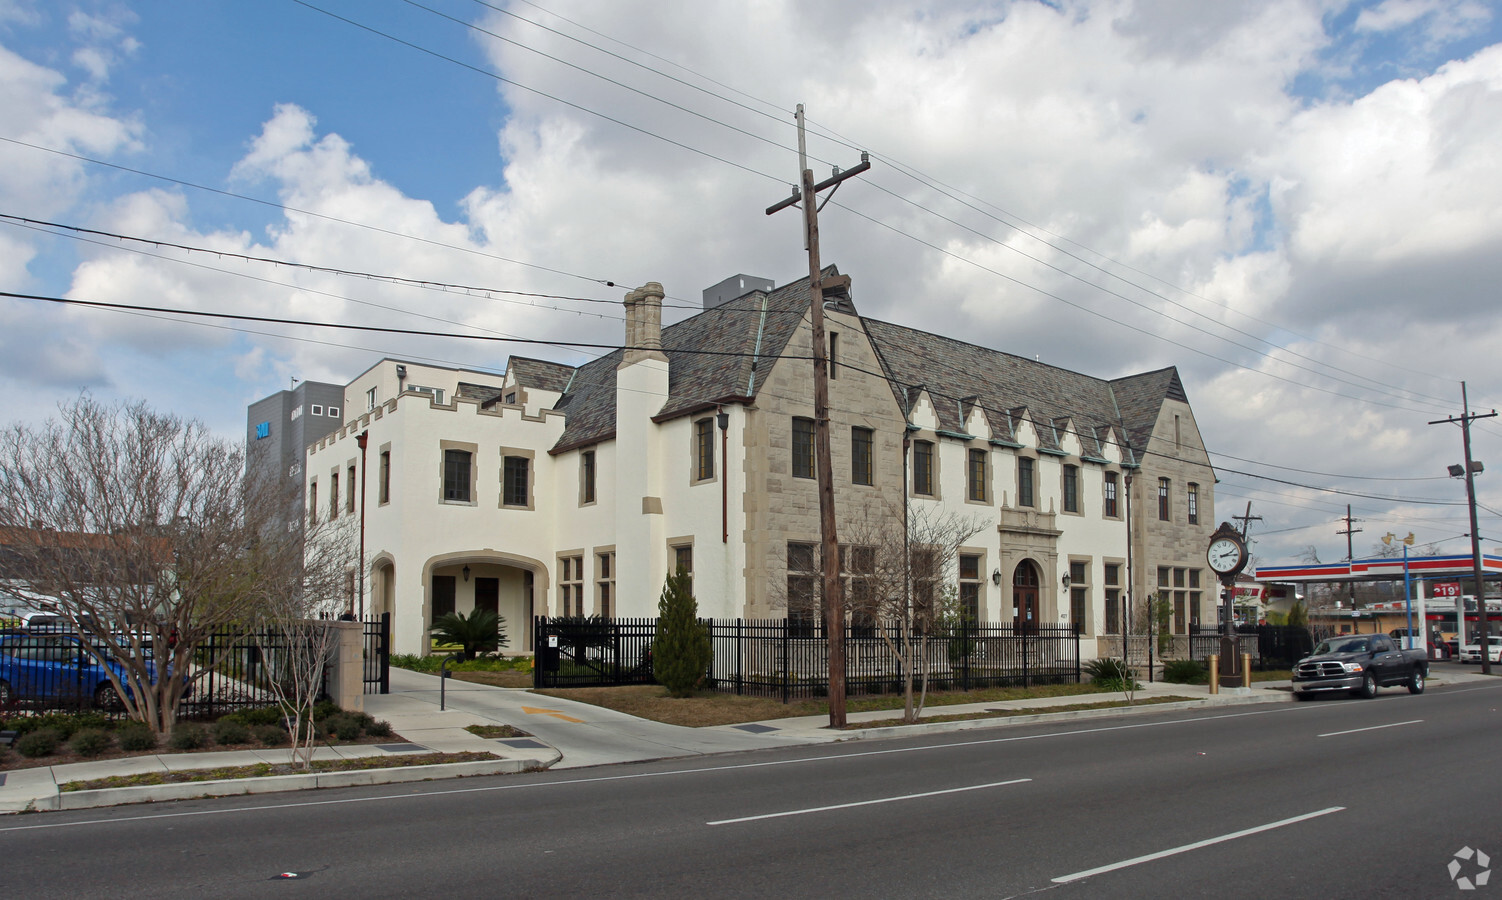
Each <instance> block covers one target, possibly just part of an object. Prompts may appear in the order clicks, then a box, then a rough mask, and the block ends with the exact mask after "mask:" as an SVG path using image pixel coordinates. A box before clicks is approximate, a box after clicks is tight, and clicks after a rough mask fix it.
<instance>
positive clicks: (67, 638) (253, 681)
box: [0, 620, 390, 719]
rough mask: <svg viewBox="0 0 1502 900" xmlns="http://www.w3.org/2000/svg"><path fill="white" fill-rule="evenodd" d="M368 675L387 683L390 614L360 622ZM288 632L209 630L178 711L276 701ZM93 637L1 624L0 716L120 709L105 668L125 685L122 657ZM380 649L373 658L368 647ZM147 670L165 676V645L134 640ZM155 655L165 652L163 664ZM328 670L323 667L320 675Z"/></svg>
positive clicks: (215, 712) (196, 713) (218, 710)
mask: <svg viewBox="0 0 1502 900" xmlns="http://www.w3.org/2000/svg"><path fill="white" fill-rule="evenodd" d="M365 630H366V642H365V648H366V651H367V653H366V661H365V673H366V680H367V682H371V681H373V682H374V683H376V684H377V685H378V686H385V685H389V675H388V674H387V669H386V665H387V663H386V654H385V652H384V651H385V648H386V647H387V646H389V634H390V627H389V621H386V622H382V621H380V620H375V621H373V622H367V623H365ZM306 639H307V636H306V634H304V635H301V636H299V635H297V634H296V633H294V634H291V635H289V634H288V633H286V632H284V631H282V630H280V629H276V628H264V629H245V628H241V627H236V626H226V627H223V628H219V629H216V630H214V631H212V632H210V633H209V634H208V635H207V636H206V637H205V638H204V639H203V640H202V641H201V642H199V643H198V645H197V646H196V647H194V648H193V653H192V655H191V656H190V657H189V660H188V664H187V666H186V668H185V671H184V673H183V675H182V677H183V678H185V679H186V681H187V683H188V686H187V692H186V694H185V696H184V698H183V700H182V702H181V704H180V705H179V708H178V717H179V718H182V719H200V718H213V717H216V716H220V715H223V714H225V713H227V712H233V711H234V710H237V709H244V708H248V707H256V706H268V705H271V704H274V703H275V702H276V694H275V691H274V690H273V689H272V688H273V683H274V681H275V680H276V679H280V678H285V677H287V675H288V667H289V665H290V654H289V653H288V652H287V651H288V649H289V647H290V646H291V645H289V643H288V642H289V641H291V640H306ZM94 644H95V642H93V641H91V639H90V638H89V637H88V636H87V635H80V634H77V633H75V632H73V631H72V630H70V629H68V628H66V627H55V626H54V627H48V628H42V629H36V628H33V629H27V630H24V631H23V630H10V631H5V632H0V718H8V717H11V716H18V715H35V714H40V713H46V712H53V711H67V710H82V709H93V710H96V711H98V712H100V713H102V714H103V715H105V716H108V717H111V718H121V717H123V716H124V715H125V710H124V705H123V704H122V703H121V702H120V698H119V696H118V694H117V693H116V688H115V686H114V683H113V682H112V681H111V680H110V676H109V671H108V670H111V669H112V670H113V671H114V673H115V675H116V677H117V679H118V680H119V681H120V682H121V683H122V684H124V685H127V686H128V684H129V679H128V678H126V677H124V675H125V672H126V668H125V664H126V662H127V661H126V660H121V659H118V658H116V657H114V656H111V655H110V654H109V653H108V652H106V651H105V650H104V649H103V648H97V649H95V648H94V647H93V645H94ZM372 647H374V648H375V649H376V650H378V651H380V653H379V654H378V655H376V656H375V657H374V658H372V654H371V652H370V651H371V649H372ZM141 654H142V658H143V659H145V660H146V661H147V664H148V666H149V667H150V671H151V672H152V673H154V676H153V677H157V678H162V677H171V674H172V673H170V672H169V671H166V669H167V668H168V667H170V665H171V663H170V660H171V657H172V655H173V654H172V653H171V652H167V653H162V654H157V653H155V651H154V648H153V647H152V646H151V644H150V642H147V643H146V644H145V645H144V646H143V647H142V648H141ZM162 660H167V663H166V665H164V664H163V663H162ZM326 675H327V670H326V671H325V676H326Z"/></svg>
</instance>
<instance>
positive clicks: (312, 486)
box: [308, 478, 318, 525]
mask: <svg viewBox="0 0 1502 900" xmlns="http://www.w3.org/2000/svg"><path fill="white" fill-rule="evenodd" d="M308 524H309V525H317V524H318V479H316V478H315V479H313V480H312V481H310V482H308Z"/></svg>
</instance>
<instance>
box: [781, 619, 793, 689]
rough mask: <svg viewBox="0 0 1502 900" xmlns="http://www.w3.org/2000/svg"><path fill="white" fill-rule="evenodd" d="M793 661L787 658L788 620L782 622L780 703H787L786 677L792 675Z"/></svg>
mask: <svg viewBox="0 0 1502 900" xmlns="http://www.w3.org/2000/svg"><path fill="white" fill-rule="evenodd" d="M792 669H793V661H792V660H791V659H789V658H788V620H787V619H783V620H782V702H783V703H784V704H786V703H787V702H788V677H789V676H790V675H791V674H792Z"/></svg>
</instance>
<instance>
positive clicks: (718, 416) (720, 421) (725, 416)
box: [714, 409, 730, 431]
mask: <svg viewBox="0 0 1502 900" xmlns="http://www.w3.org/2000/svg"><path fill="white" fill-rule="evenodd" d="M714 420H715V424H717V425H719V426H720V430H721V431H724V430H725V429H727V428H729V427H730V413H728V412H725V410H724V409H721V410H720V411H719V412H717V413H715V415H714Z"/></svg>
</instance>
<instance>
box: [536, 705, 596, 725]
mask: <svg viewBox="0 0 1502 900" xmlns="http://www.w3.org/2000/svg"><path fill="white" fill-rule="evenodd" d="M522 712H524V713H526V714H527V715H529V716H552V717H553V718H555V719H562V720H563V721H565V722H577V723H579V724H581V725H582V724H584V720H583V719H576V718H574V717H573V716H569V715H564V714H563V713H561V712H559V711H558V710H556V709H538V708H537V707H535V706H523V707H522Z"/></svg>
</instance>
